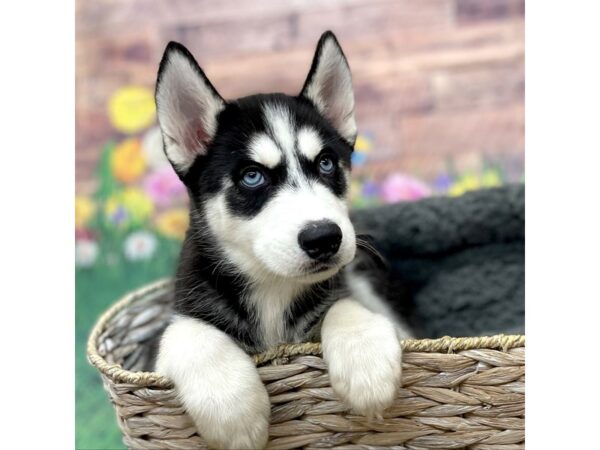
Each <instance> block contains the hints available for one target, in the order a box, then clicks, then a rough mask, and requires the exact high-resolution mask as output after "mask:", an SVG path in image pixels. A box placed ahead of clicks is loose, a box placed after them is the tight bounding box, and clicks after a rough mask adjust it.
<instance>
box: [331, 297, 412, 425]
mask: <svg viewBox="0 0 600 450" xmlns="http://www.w3.org/2000/svg"><path fill="white" fill-rule="evenodd" d="M334 308H336V309H334ZM322 341H323V357H324V359H325V361H326V362H327V364H328V369H329V378H330V381H331V386H332V388H333V390H334V391H335V392H336V394H338V395H339V396H340V397H341V398H342V399H343V400H344V401H345V402H346V404H347V405H348V406H350V407H351V408H352V410H353V411H354V412H355V413H358V414H361V415H365V416H367V417H374V416H379V415H381V413H382V412H383V411H384V410H385V409H386V408H387V407H389V406H390V405H391V404H392V403H393V401H394V399H395V398H396V393H397V390H398V387H399V386H400V378H401V374H402V361H401V360H402V349H401V347H400V341H399V340H398V337H397V333H396V329H395V326H394V324H393V323H392V322H391V321H390V320H389V319H387V318H386V317H384V316H382V315H380V314H374V313H371V312H370V311H368V310H366V309H364V308H363V307H362V306H361V305H358V304H356V302H353V301H351V300H341V301H340V302H338V303H336V304H335V305H334V306H333V307H332V308H331V310H330V311H329V312H328V314H327V316H326V317H325V321H324V322H323V328H322Z"/></svg>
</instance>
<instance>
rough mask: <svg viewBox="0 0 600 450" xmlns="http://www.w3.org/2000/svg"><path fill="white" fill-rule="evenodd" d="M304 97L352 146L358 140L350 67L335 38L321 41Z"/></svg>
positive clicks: (328, 36)
mask: <svg viewBox="0 0 600 450" xmlns="http://www.w3.org/2000/svg"><path fill="white" fill-rule="evenodd" d="M300 95H301V96H303V97H305V98H307V99H308V100H310V101H311V102H312V103H313V104H314V105H315V107H316V108H317V109H318V110H319V112H320V113H321V114H322V115H323V116H324V117H325V118H326V119H327V120H329V122H330V123H331V124H332V125H333V127H334V128H335V129H336V130H337V131H338V133H339V134H340V135H341V136H342V137H343V138H344V139H345V140H346V141H348V143H349V144H350V145H352V146H353V145H354V141H355V140H356V120H355V119H354V92H353V91H352V76H351V74H350V67H349V66H348V62H347V61H346V57H345V56H344V52H343V51H342V48H341V47H340V44H339V43H338V41H337V39H336V38H335V35H334V34H333V33H332V32H331V31H326V32H325V33H323V35H322V36H321V39H319V43H318V44H317V50H316V52H315V56H314V58H313V62H312V65H311V67H310V72H309V73H308V77H307V78H306V81H305V82H304V87H303V88H302V92H300Z"/></svg>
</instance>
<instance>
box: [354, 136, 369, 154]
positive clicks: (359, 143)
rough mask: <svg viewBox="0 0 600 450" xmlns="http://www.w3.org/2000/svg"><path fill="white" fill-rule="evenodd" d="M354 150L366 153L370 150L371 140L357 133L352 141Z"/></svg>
mask: <svg viewBox="0 0 600 450" xmlns="http://www.w3.org/2000/svg"><path fill="white" fill-rule="evenodd" d="M354 150H356V151H357V152H364V153H368V152H369V151H370V150H371V141H370V140H369V139H367V138H366V137H365V136H363V135H362V134H359V135H358V136H357V137H356V142H355V143H354Z"/></svg>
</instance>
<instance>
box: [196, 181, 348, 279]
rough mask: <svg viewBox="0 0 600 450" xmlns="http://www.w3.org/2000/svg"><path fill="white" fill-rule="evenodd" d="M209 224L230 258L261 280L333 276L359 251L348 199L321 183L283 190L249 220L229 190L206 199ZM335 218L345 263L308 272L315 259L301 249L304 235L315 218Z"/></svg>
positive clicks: (340, 254) (252, 277) (246, 271)
mask: <svg viewBox="0 0 600 450" xmlns="http://www.w3.org/2000/svg"><path fill="white" fill-rule="evenodd" d="M206 212H207V215H206V218H207V222H208V225H209V227H210V229H211V231H212V233H214V235H215V236H216V238H217V241H218V242H219V244H220V245H221V247H222V249H223V251H224V252H225V255H226V256H227V258H228V259H230V260H231V261H232V262H234V263H235V264H236V265H237V266H238V267H239V268H240V270H242V272H244V273H246V274H247V275H249V276H250V278H251V279H252V280H253V281H254V282H256V283H261V282H270V280H271V278H273V277H275V278H285V279H287V280H288V282H293V281H296V282H303V283H307V282H316V281H321V280H323V279H326V278H329V277H331V276H332V275H333V274H334V273H335V272H337V270H339V268H341V267H342V266H345V265H347V264H349V263H350V262H351V261H352V260H353V259H354V255H355V253H356V236H355V233H354V227H353V226H352V223H351V222H350V219H349V217H348V206H347V204H346V201H345V199H340V198H338V197H336V196H335V195H334V194H333V193H332V192H331V191H330V190H329V189H327V188H326V187H325V186H323V185H321V184H319V183H312V182H308V181H306V182H304V183H303V184H302V185H301V186H299V187H297V188H292V187H288V188H283V189H281V190H280V191H279V192H278V193H277V194H276V195H275V196H274V197H273V198H271V199H270V200H269V201H268V203H267V204H266V205H265V206H264V207H263V209H262V210H261V211H260V213H259V214H257V215H256V216H254V217H252V218H250V219H245V218H240V217H236V216H234V215H232V214H231V212H230V211H229V210H228V208H227V203H226V200H225V195H224V194H217V195H216V196H214V197H213V198H211V199H210V200H208V201H207V203H206ZM318 220H331V221H332V222H334V223H336V224H337V225H338V226H339V227H340V228H341V230H342V235H343V237H342V242H341V245H340V249H339V251H338V258H339V260H340V263H339V267H337V268H335V269H332V270H329V271H327V272H322V273H319V274H316V275H313V276H307V275H305V274H303V269H304V267H305V266H306V264H308V263H311V262H312V260H311V259H310V258H309V256H308V255H307V254H306V253H305V252H304V250H302V249H301V248H300V245H299V244H298V234H299V233H300V230H301V229H302V228H303V227H304V226H305V225H306V224H307V223H308V222H311V221H318Z"/></svg>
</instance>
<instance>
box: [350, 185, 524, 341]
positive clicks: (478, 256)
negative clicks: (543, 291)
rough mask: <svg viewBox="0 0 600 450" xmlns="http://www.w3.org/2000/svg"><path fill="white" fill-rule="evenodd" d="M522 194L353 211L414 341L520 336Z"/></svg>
mask: <svg viewBox="0 0 600 450" xmlns="http://www.w3.org/2000/svg"><path fill="white" fill-rule="evenodd" d="M524 191H525V189H524V186H523V185H511V186H505V187H502V188H495V189H486V190H481V191H477V192H471V193H467V194H465V195H464V196H462V197H458V198H446V197H434V198H428V199H425V200H421V201H418V202H411V203H400V204H396V205H387V206H382V207H378V208H374V209H365V210H358V211H355V212H354V213H353V222H354V224H355V226H356V229H357V232H359V233H367V234H369V235H371V236H372V238H373V243H374V245H375V247H376V248H377V249H378V250H379V251H380V252H381V253H382V255H383V256H384V257H385V258H386V259H387V261H388V264H389V273H388V277H389V281H390V290H389V292H388V295H389V296H390V298H392V301H393V302H394V305H395V306H396V307H397V309H398V311H399V312H401V313H402V314H403V315H404V316H405V317H406V318H407V320H408V321H409V323H410V324H411V325H412V326H413V327H414V329H415V333H416V334H417V336H418V337H439V336H444V335H450V336H476V335H484V334H495V333H523V332H524V319H525V304H524V289H525V271H524V259H525V247H524V243H525V192H524Z"/></svg>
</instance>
